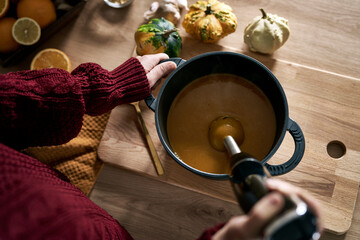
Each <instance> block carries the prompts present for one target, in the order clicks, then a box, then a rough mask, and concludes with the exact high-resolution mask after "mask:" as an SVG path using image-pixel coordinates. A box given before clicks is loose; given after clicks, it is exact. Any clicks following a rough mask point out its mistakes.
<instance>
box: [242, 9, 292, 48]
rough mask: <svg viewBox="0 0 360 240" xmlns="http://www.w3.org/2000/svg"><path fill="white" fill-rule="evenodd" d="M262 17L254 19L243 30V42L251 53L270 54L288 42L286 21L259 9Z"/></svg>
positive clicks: (288, 32) (288, 33)
mask: <svg viewBox="0 0 360 240" xmlns="http://www.w3.org/2000/svg"><path fill="white" fill-rule="evenodd" d="M260 11H261V12H262V14H263V15H262V16H258V17H255V18H254V19H253V20H252V21H251V22H250V23H249V24H248V25H247V27H246V28H245V31H244V42H245V43H246V44H247V45H248V46H249V48H250V50H251V51H254V52H260V53H265V54H271V53H273V52H275V51H276V50H277V49H279V48H280V47H281V46H282V45H284V43H285V42H286V41H287V40H288V38H289V35H290V29H289V26H288V20H286V19H285V18H282V17H279V16H277V15H274V14H271V13H265V11H264V10H263V9H260Z"/></svg>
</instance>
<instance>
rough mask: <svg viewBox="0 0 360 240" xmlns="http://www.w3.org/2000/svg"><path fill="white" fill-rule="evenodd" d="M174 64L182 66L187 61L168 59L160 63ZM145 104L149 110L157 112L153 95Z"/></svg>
mask: <svg viewBox="0 0 360 240" xmlns="http://www.w3.org/2000/svg"><path fill="white" fill-rule="evenodd" d="M169 61H171V62H174V63H175V64H176V66H180V65H181V64H183V63H185V62H186V60H184V59H182V58H168V59H165V60H161V61H160V62H159V64H160V63H164V62H169ZM145 103H146V105H147V106H148V108H150V109H151V110H152V111H153V112H155V108H156V98H155V97H154V95H153V94H151V95H150V96H149V97H147V98H146V99H145Z"/></svg>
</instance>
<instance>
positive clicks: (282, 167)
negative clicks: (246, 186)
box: [265, 118, 305, 176]
mask: <svg viewBox="0 0 360 240" xmlns="http://www.w3.org/2000/svg"><path fill="white" fill-rule="evenodd" d="M287 130H288V131H289V132H290V134H291V136H292V137H293V139H294V142H295V150H294V153H293V155H292V157H291V158H290V159H289V160H288V161H287V162H285V163H282V164H279V165H270V164H268V163H265V167H266V168H267V169H268V170H269V172H270V174H271V175H272V176H277V175H282V174H285V173H288V172H290V171H291V170H293V169H294V168H295V167H296V166H297V165H298V164H299V162H300V161H301V159H302V157H303V156H304V152H305V138H304V134H303V132H302V131H301V128H300V126H299V125H298V124H297V123H296V122H295V121H293V120H292V119H290V118H289V124H288V127H287Z"/></svg>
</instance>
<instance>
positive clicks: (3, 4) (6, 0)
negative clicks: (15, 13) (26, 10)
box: [0, 0, 10, 18]
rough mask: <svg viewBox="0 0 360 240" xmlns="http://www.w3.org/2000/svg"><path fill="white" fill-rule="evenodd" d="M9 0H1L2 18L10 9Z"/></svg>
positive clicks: (0, 12)
mask: <svg viewBox="0 0 360 240" xmlns="http://www.w3.org/2000/svg"><path fill="white" fill-rule="evenodd" d="M9 5H10V3H9V0H0V18H1V17H3V16H5V14H6V13H7V11H8V10H9Z"/></svg>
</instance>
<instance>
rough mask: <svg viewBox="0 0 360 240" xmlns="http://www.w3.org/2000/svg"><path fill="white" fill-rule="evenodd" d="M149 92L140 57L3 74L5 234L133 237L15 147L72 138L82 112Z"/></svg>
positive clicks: (0, 169)
mask: <svg viewBox="0 0 360 240" xmlns="http://www.w3.org/2000/svg"><path fill="white" fill-rule="evenodd" d="M149 94H150V87H149V83H148V80H147V77H146V73H145V71H144V69H143V67H142V65H141V64H140V62H139V61H138V60H137V59H136V58H131V59H129V60H128V61H126V62H125V63H124V64H122V65H121V66H119V67H117V68H116V69H114V70H113V71H107V70H105V69H103V68H101V67H100V66H99V65H97V64H94V63H87V64H82V65H80V66H79V67H78V68H76V69H75V70H74V71H73V72H72V73H71V74H69V73H68V72H66V71H63V70H59V69H46V70H41V71H20V72H15V73H7V74H4V75H0V111H1V115H0V206H1V207H0V239H53V238H54V239H122V240H130V239H132V237H131V236H130V235H129V233H128V232H127V231H126V230H125V229H124V228H122V227H121V226H120V224H119V223H118V222H117V221H116V220H115V219H114V218H112V217H111V216H110V215H109V214H108V213H107V212H106V211H105V210H103V209H101V208H100V207H98V206H97V205H96V204H94V203H93V202H92V201H90V200H89V199H88V198H87V197H86V196H85V195H84V194H83V193H82V192H81V191H80V190H79V189H78V188H76V187H75V186H73V185H72V184H70V182H69V181H68V179H67V178H66V177H65V176H64V175H63V174H61V173H59V172H57V171H56V170H54V169H52V168H50V167H48V166H47V165H45V164H43V163H41V162H39V161H37V160H35V159H33V158H31V157H29V156H27V155H25V154H22V153H20V152H18V151H17V150H18V149H22V148H24V147H29V146H44V145H55V144H62V143H66V142H68V141H69V140H71V139H72V138H74V137H75V136H76V135H77V134H78V133H79V131H80V129H81V126H82V118H83V115H84V114H89V115H100V114H102V113H105V112H108V111H110V110H111V109H112V108H114V107H115V106H117V105H119V104H123V103H129V102H133V101H138V100H141V99H144V98H145V97H147V96H149ZM15 149H17V150H15ZM212 234H213V230H210V231H206V232H205V233H204V235H203V236H202V238H201V239H210V238H211V235H212Z"/></svg>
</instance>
